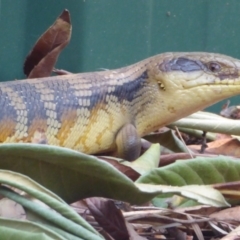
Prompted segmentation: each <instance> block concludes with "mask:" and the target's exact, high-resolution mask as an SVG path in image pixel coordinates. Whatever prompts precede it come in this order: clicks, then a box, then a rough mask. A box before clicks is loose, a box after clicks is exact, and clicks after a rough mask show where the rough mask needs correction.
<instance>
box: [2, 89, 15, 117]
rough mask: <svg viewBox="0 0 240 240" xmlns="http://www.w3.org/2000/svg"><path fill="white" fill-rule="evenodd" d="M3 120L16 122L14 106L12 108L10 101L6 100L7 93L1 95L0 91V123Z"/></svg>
mask: <svg viewBox="0 0 240 240" xmlns="http://www.w3.org/2000/svg"><path fill="white" fill-rule="evenodd" d="M4 118H9V119H12V120H16V119H17V113H16V110H15V109H14V106H12V102H11V99H9V98H8V95H7V93H3V92H2V91H1V89H0V122H1V120H2V119H4Z"/></svg>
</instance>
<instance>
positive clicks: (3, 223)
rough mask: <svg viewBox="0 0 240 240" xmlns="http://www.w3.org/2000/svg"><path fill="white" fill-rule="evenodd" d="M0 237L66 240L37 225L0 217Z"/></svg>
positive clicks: (14, 239)
mask: <svg viewBox="0 0 240 240" xmlns="http://www.w3.org/2000/svg"><path fill="white" fill-rule="evenodd" d="M0 235H1V239H2V240H5V239H6V240H7V239H11V240H19V239H26V240H32V239H34V240H35V239H36V240H67V239H66V238H64V237H62V236H61V235H59V234H57V233H55V232H53V231H52V230H50V229H48V228H46V227H44V226H41V225H39V224H36V223H32V222H29V221H20V220H11V219H6V218H2V217H0ZM79 239H80V238H79Z"/></svg>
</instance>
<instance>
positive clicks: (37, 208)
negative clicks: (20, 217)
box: [0, 187, 103, 240]
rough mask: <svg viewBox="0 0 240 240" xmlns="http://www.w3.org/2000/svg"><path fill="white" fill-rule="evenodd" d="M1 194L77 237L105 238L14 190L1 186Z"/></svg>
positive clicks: (98, 239) (97, 239)
mask: <svg viewBox="0 0 240 240" xmlns="http://www.w3.org/2000/svg"><path fill="white" fill-rule="evenodd" d="M0 194H2V195H3V196H5V197H8V198H10V199H11V200H13V201H15V202H17V203H19V204H21V205H22V206H24V207H25V208H27V209H29V210H31V211H32V212H34V213H36V214H38V215H39V216H41V217H42V218H45V219H47V220H48V221H49V222H52V223H54V224H55V225H56V226H58V227H60V228H61V229H62V230H65V231H66V232H69V233H71V234H73V235H75V236H77V237H80V238H82V239H96V240H102V239H103V238H102V237H100V235H98V234H95V233H93V232H90V231H89V230H88V229H86V228H84V227H82V226H81V225H79V224H76V223H74V222H72V221H70V220H69V219H67V218H65V217H63V216H61V215H60V214H58V213H55V212H54V211H50V210H49V209H48V208H46V207H45V206H41V205H40V204H38V203H35V202H32V201H30V200H28V199H26V198H24V197H22V196H20V195H18V194H16V193H14V192H11V191H9V190H8V189H5V188H3V187H0Z"/></svg>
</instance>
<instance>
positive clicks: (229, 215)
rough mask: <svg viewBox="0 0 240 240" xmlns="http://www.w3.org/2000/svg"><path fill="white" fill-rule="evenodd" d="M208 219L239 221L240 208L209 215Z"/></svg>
mask: <svg viewBox="0 0 240 240" xmlns="http://www.w3.org/2000/svg"><path fill="white" fill-rule="evenodd" d="M210 218H214V219H215V220H218V221H219V220H221V221H238V222H239V221H240V206H237V207H232V208H227V209H224V210H222V211H219V212H215V213H213V214H211V215H210Z"/></svg>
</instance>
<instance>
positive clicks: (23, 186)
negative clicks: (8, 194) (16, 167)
mask: <svg viewBox="0 0 240 240" xmlns="http://www.w3.org/2000/svg"><path fill="white" fill-rule="evenodd" d="M0 183H3V184H7V185H9V186H12V187H14V188H18V189H20V190H22V191H24V192H26V193H28V194H29V195H31V196H32V197H35V198H36V199H38V200H40V201H42V202H43V203H45V204H46V205H48V206H49V207H51V208H52V209H54V210H56V211H57V212H58V213H60V214H62V215H63V216H65V217H67V218H68V219H69V220H72V221H74V222H75V223H78V224H80V225H81V226H83V227H84V228H86V229H88V230H89V231H91V232H93V233H96V231H95V229H94V228H93V227H92V226H91V225H90V224H88V223H87V222H86V221H85V220H84V219H83V218H81V216H80V215H79V214H77V213H76V212H75V211H74V210H73V209H72V208H71V207H69V206H68V205H67V204H66V203H65V202H64V201H63V200H62V199H61V198H59V197H58V196H57V195H55V194H54V193H52V192H51V191H49V190H48V189H46V188H44V187H42V186H41V185H40V184H38V183H36V182H35V181H33V180H32V179H30V178H29V177H27V176H25V175H22V174H19V173H16V172H11V171H6V170H0Z"/></svg>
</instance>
